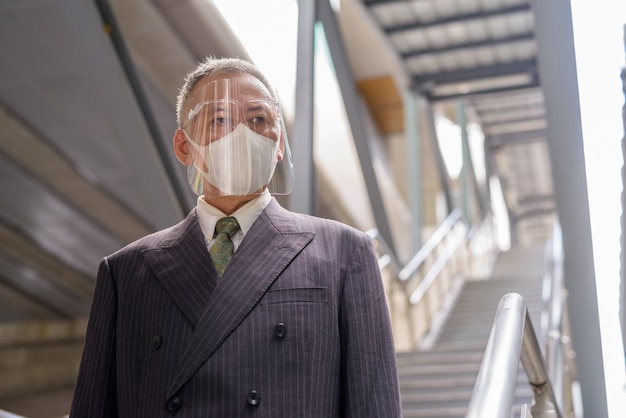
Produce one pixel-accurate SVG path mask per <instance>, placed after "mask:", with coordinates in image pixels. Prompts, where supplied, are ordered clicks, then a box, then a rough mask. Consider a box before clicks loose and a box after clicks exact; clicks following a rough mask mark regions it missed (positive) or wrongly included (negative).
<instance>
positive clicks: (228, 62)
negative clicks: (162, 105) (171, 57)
mask: <svg viewBox="0 0 626 418" xmlns="http://www.w3.org/2000/svg"><path fill="white" fill-rule="evenodd" d="M222 74H249V75H251V76H253V77H255V78H257V79H258V80H259V81H260V82H261V83H263V85H264V86H265V87H266V88H267V90H268V91H269V92H270V94H271V95H272V98H273V99H274V100H276V101H277V102H278V97H276V92H275V91H274V88H273V87H272V85H271V84H270V83H269V81H268V80H267V78H265V76H264V75H263V73H261V71H260V70H259V69H258V68H257V67H256V66H255V65H254V64H252V63H251V62H249V61H245V60H243V59H240V58H215V57H207V58H205V59H204V60H203V61H201V62H200V63H198V65H197V66H196V68H194V69H193V70H192V71H191V72H189V73H188V74H187V76H186V77H185V83H184V84H183V86H182V87H181V88H180V90H179V92H178V97H177V99H176V122H177V123H178V127H179V128H181V127H182V122H181V121H182V115H183V111H184V108H185V103H186V101H187V98H188V97H189V94H190V93H191V90H193V88H194V86H195V85H196V84H197V83H198V82H199V81H200V80H202V79H203V78H204V77H210V76H215V75H222Z"/></svg>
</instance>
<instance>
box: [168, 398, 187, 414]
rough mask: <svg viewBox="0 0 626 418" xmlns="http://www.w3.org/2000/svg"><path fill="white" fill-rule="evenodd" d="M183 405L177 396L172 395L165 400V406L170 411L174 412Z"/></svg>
mask: <svg viewBox="0 0 626 418" xmlns="http://www.w3.org/2000/svg"><path fill="white" fill-rule="evenodd" d="M182 406H183V401H181V400H180V398H179V397H174V398H172V399H170V400H169V401H167V404H165V408H166V409H167V410H168V411H170V412H176V411H178V410H179V409H180V408H181V407H182Z"/></svg>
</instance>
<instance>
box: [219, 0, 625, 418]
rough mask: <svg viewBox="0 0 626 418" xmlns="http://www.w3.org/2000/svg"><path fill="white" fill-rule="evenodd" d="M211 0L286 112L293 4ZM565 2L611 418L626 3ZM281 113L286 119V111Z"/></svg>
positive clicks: (615, 380) (617, 340)
mask: <svg viewBox="0 0 626 418" xmlns="http://www.w3.org/2000/svg"><path fill="white" fill-rule="evenodd" d="M213 1H214V3H216V4H217V5H218V7H219V9H220V11H222V13H223V14H224V16H225V17H226V19H227V20H229V21H230V22H232V24H233V28H234V30H235V31H236V33H237V34H238V35H239V36H240V37H241V40H242V42H243V44H244V45H245V46H246V48H247V49H248V51H249V52H250V54H251V55H252V57H253V59H254V60H255V62H256V63H257V65H259V67H260V68H261V69H262V70H263V71H264V72H265V73H266V75H267V76H268V78H270V81H272V82H273V83H274V85H275V86H276V87H277V88H278V92H279V95H280V96H281V98H282V99H283V100H284V101H285V105H286V106H287V107H289V106H290V104H291V103H293V94H294V86H295V56H296V45H297V2H296V1H294V0H264V1H262V2H261V1H250V0H213ZM544 1H545V0H544ZM571 4H572V13H573V22H574V32H575V33H574V37H575V47H576V57H577V70H578V79H579V90H580V103H581V115H582V124H583V137H584V140H585V160H586V166H587V178H588V189H589V199H590V214H591V226H592V234H593V242H594V260H595V266H596V278H597V281H598V298H599V301H600V303H599V307H600V321H601V326H602V328H601V332H602V339H603V348H604V361H605V374H606V377H607V381H608V383H607V396H608V402H609V413H610V416H611V418H617V417H621V416H623V414H624V412H623V411H625V410H626V395H625V392H624V387H625V384H626V372H625V367H624V355H623V351H622V344H621V333H620V328H619V311H618V308H619V299H618V297H619V268H620V267H619V251H620V243H619V237H620V214H621V206H620V193H621V190H622V184H621V166H622V150H621V139H622V137H623V136H624V130H623V127H622V113H621V112H622V106H623V104H624V100H625V98H624V94H623V93H622V85H621V78H620V70H621V68H622V67H623V66H624V65H625V55H626V54H625V52H624V34H623V25H624V24H626V0H594V1H589V0H571ZM241 10H245V11H246V13H241ZM263 16H267V17H263ZM260 22H263V24H262V25H260ZM246 29H249V30H246ZM259 30H261V31H262V34H263V36H259ZM272 39H275V40H279V41H277V42H274V41H272ZM286 111H287V112H288V114H290V113H291V112H292V111H293V109H289V108H287V109H286Z"/></svg>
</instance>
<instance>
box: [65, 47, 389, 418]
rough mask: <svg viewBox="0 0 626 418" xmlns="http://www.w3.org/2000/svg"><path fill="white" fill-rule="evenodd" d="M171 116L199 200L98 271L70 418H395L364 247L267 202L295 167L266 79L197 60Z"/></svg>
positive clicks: (229, 64) (282, 189)
mask: <svg viewBox="0 0 626 418" xmlns="http://www.w3.org/2000/svg"><path fill="white" fill-rule="evenodd" d="M177 114H178V123H179V129H178V130H177V131H176V133H175V135H174V152H175V153H176V156H177V157H178V159H179V160H180V162H181V163H182V164H184V165H186V166H187V167H188V175H189V176H188V178H189V183H190V185H191V187H192V188H193V190H194V191H195V192H196V193H197V194H198V195H199V197H198V202H197V206H196V208H194V209H193V210H192V211H191V212H190V213H189V215H188V216H187V218H186V219H184V220H183V221H182V222H181V223H179V224H177V225H175V226H173V227H171V228H169V229H166V230H164V231H160V232H157V233H154V234H152V235H149V236H147V237H144V238H142V239H140V240H138V241H136V242H134V243H132V244H130V245H128V246H126V247H125V248H123V249H121V250H119V251H118V252H116V253H114V254H112V255H110V256H108V257H105V258H104V259H103V261H102V262H101V264H100V268H99V271H98V277H97V281H96V287H95V291H94V295H93V302H92V308H91V313H90V319H89V325H88V329H87V335H86V339H85V347H84V352H83V358H82V360H81V365H80V372H79V375H78V381H77V384H76V389H75V394H74V399H73V403H72V408H71V413H70V417H71V418H83V417H84V418H96V417H127V418H141V417H149V418H155V417H170V416H172V417H173V416H177V417H185V418H187V417H188V418H195V417H217V418H230V417H246V416H255V417H271V418H276V417H284V418H306V417H311V418H329V417H330V418H332V417H358V418H367V417H399V416H401V411H400V400H399V393H398V381H397V374H396V364H395V352H394V346H393V339H392V334H391V327H390V322H389V316H388V311H387V306H386V302H385V295H384V291H383V286H382V282H381V278H380V273H379V270H378V265H377V260H376V257H375V255H374V252H373V246H372V243H371V241H370V239H369V238H368V237H367V236H366V235H365V234H363V233H361V232H359V231H356V230H354V229H352V228H350V227H348V226H345V225H343V224H340V223H338V222H335V221H330V220H323V219H319V218H315V217H311V216H306V215H301V214H295V213H292V212H289V211H287V210H285V209H283V208H282V207H281V206H280V205H279V204H278V203H277V201H276V200H275V199H274V198H273V197H272V195H271V194H272V193H274V194H279V193H288V192H289V190H290V188H291V184H292V176H293V171H292V169H291V157H290V153H289V144H288V141H287V136H286V132H285V130H284V124H283V123H282V116H281V114H280V108H279V105H278V100H277V97H276V95H275V93H274V92H273V90H272V88H271V87H270V85H269V83H268V82H267V80H266V79H265V77H264V76H263V75H262V74H261V73H260V72H259V71H258V70H257V69H256V67H254V66H253V65H252V64H250V63H248V62H246V61H242V60H238V59H207V60H205V61H204V62H202V63H200V64H199V65H198V67H197V68H196V69H195V70H193V71H192V72H191V73H190V74H189V75H188V77H187V78H186V82H185V84H184V86H183V88H182V89H181V92H180V95H179V99H178V105H177ZM224 225H226V226H225V227H224V230H222V227H223V226H224ZM216 229H217V232H216ZM216 253H219V254H216ZM233 253H234V254H233Z"/></svg>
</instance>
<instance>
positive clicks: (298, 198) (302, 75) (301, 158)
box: [289, 0, 317, 215]
mask: <svg viewBox="0 0 626 418" xmlns="http://www.w3.org/2000/svg"><path fill="white" fill-rule="evenodd" d="M316 3H317V1H316V0H298V51H297V64H296V86H298V88H297V89H296V98H295V102H296V103H295V104H296V108H295V115H294V122H293V129H292V135H290V142H291V146H292V148H293V162H294V170H295V172H294V176H295V185H294V188H293V191H292V192H291V195H290V197H289V208H290V209H291V210H292V211H294V212H300V213H305V214H309V215H311V214H313V213H314V212H315V163H314V153H313V105H314V95H313V91H314V79H315V77H314V74H315V58H314V56H315V22H316V20H317V10H316V9H317V8H316Z"/></svg>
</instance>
